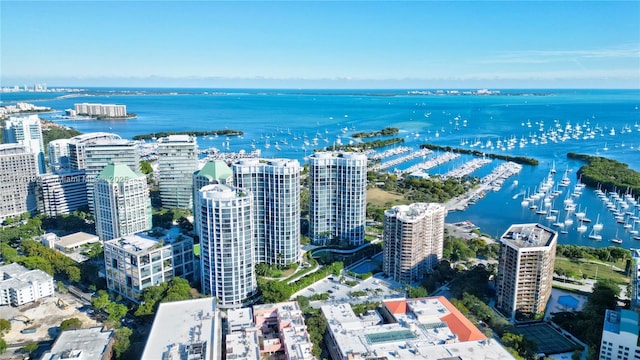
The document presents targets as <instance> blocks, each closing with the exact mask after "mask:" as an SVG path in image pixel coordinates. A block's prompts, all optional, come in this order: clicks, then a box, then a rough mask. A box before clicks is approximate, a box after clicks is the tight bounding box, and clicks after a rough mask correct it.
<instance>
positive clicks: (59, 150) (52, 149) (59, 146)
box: [47, 139, 71, 173]
mask: <svg viewBox="0 0 640 360" xmlns="http://www.w3.org/2000/svg"><path fill="white" fill-rule="evenodd" d="M70 141H71V139H56V140H51V141H49V144H48V145H47V147H48V148H49V167H50V168H51V171H53V172H54V173H57V172H60V171H66V170H69V169H70V163H69V142H70Z"/></svg>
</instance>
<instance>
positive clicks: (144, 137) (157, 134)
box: [133, 129, 244, 140]
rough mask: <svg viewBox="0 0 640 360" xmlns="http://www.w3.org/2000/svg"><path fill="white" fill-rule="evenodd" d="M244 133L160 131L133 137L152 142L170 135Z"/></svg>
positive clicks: (227, 132)
mask: <svg viewBox="0 0 640 360" xmlns="http://www.w3.org/2000/svg"><path fill="white" fill-rule="evenodd" d="M243 134H244V132H242V131H240V130H231V129H224V130H209V131H160V132H155V133H151V134H140V135H136V136H134V137H133V140H152V139H154V138H161V137H167V136H169V135H193V136H209V135H224V136H240V135H243Z"/></svg>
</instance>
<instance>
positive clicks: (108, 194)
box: [93, 163, 151, 241]
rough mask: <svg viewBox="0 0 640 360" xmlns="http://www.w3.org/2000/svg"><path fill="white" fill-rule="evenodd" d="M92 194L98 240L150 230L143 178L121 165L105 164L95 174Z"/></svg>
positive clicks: (146, 195) (145, 180)
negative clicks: (99, 171)
mask: <svg viewBox="0 0 640 360" xmlns="http://www.w3.org/2000/svg"><path fill="white" fill-rule="evenodd" d="M93 192H94V196H93V197H94V202H95V216H96V234H97V235H98V237H99V238H100V240H102V241H106V240H111V239H115V238H117V237H121V236H126V235H130V234H135V233H137V232H140V231H145V230H149V229H151V201H150V199H149V188H148V187H147V177H146V176H144V175H142V174H139V173H135V172H134V171H133V170H131V169H130V168H129V167H128V166H127V165H125V164H119V163H116V164H109V165H107V166H106V167H105V168H104V170H102V172H101V173H100V174H99V175H98V177H97V179H96V182H95V188H94V190H93Z"/></svg>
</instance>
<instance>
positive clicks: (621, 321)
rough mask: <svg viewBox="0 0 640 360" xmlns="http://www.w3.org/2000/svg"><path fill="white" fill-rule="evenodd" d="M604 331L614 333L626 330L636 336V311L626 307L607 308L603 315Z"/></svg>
mask: <svg viewBox="0 0 640 360" xmlns="http://www.w3.org/2000/svg"><path fill="white" fill-rule="evenodd" d="M604 331H608V332H611V333H615V334H620V333H621V332H626V333H630V334H633V335H636V336H638V333H639V332H640V324H639V323H638V313H637V312H635V311H631V310H627V309H619V310H607V312H606V313H605V315H604Z"/></svg>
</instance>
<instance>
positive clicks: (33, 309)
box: [0, 293, 99, 344]
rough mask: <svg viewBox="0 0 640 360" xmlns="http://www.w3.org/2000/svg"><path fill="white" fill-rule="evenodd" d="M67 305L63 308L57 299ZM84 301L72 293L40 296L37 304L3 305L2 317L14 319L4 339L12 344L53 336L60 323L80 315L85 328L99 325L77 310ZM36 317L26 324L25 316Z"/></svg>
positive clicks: (0, 308) (1, 308) (0, 315)
mask: <svg viewBox="0 0 640 360" xmlns="http://www.w3.org/2000/svg"><path fill="white" fill-rule="evenodd" d="M59 298H60V299H62V301H64V302H65V303H66V304H67V308H66V309H63V308H62V307H61V306H58V305H57V301H58V299H59ZM82 305H83V304H82V303H80V301H78V300H77V299H76V298H75V297H73V296H72V295H70V294H58V293H55V294H54V295H53V296H51V297H47V298H44V299H40V300H39V301H38V302H36V303H30V304H25V305H23V306H20V307H17V308H15V307H11V306H6V305H5V306H0V318H3V319H8V320H9V321H11V331H10V332H9V333H7V334H5V336H4V339H5V341H6V342H7V343H9V344H14V343H23V342H31V341H34V342H37V341H43V340H51V339H54V338H55V337H56V336H57V335H58V331H59V326H60V323H61V322H62V321H63V320H66V319H70V318H74V317H75V318H78V319H80V320H81V321H82V323H83V327H90V326H97V325H99V323H98V322H97V321H95V320H93V319H91V318H89V316H88V315H87V314H86V313H84V312H81V311H79V310H78V309H79V308H81V307H82ZM22 316H26V317H27V318H29V319H31V320H33V323H32V324H26V323H25V322H26V320H27V319H25V318H24V317H22ZM34 327H35V328H36V332H35V333H31V334H22V333H21V332H20V331H21V330H24V329H26V328H34Z"/></svg>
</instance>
